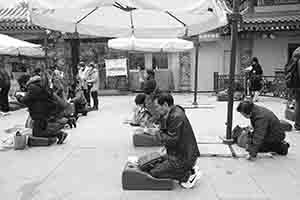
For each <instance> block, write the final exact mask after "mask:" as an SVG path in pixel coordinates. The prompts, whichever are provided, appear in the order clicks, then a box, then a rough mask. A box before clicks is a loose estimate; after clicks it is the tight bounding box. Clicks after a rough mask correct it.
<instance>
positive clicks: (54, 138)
mask: <svg viewBox="0 0 300 200" xmlns="http://www.w3.org/2000/svg"><path fill="white" fill-rule="evenodd" d="M56 141H57V138H56V137H53V138H49V139H48V145H49V146H50V145H52V144H54V143H55V142H56Z"/></svg>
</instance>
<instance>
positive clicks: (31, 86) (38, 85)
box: [17, 76, 55, 120]
mask: <svg viewBox="0 0 300 200" xmlns="http://www.w3.org/2000/svg"><path fill="white" fill-rule="evenodd" d="M26 88H27V92H26V94H25V96H23V97H21V96H18V97H17V99H18V101H19V102H20V103H23V104H25V105H26V106H27V107H28V109H29V114H30V117H31V118H32V119H33V120H40V119H47V118H48V117H49V116H50V111H51V110H53V109H55V107H52V106H54V105H53V104H51V102H50V101H49V99H50V96H51V95H50V92H49V91H47V89H46V88H45V87H43V84H42V80H41V77H40V76H33V77H32V78H30V79H29V81H28V82H27V83H26Z"/></svg>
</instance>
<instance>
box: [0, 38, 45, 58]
mask: <svg viewBox="0 0 300 200" xmlns="http://www.w3.org/2000/svg"><path fill="white" fill-rule="evenodd" d="M0 55H12V56H18V55H23V56H31V57H41V56H44V51H43V50H42V48H41V46H40V45H36V44H32V43H29V42H25V41H22V40H18V39H15V38H12V37H9V36H7V35H3V34H0Z"/></svg>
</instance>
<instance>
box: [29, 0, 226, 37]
mask: <svg viewBox="0 0 300 200" xmlns="http://www.w3.org/2000/svg"><path fill="white" fill-rule="evenodd" d="M35 1H38V0H35ZM39 1H41V0H39ZM62 1H63V2H66V1H67V0H62ZM99 1H100V2H102V3H103V1H102V0H99ZM106 1H109V0H106ZM139 1H141V0H139ZM209 1H210V2H212V4H211V6H207V5H206V4H205V7H203V8H201V9H200V7H199V6H196V7H197V8H199V9H194V10H190V11H191V12H186V11H175V10H174V11H162V10H151V9H150V10H148V9H134V8H131V7H127V6H123V5H124V4H119V3H115V4H114V6H103V7H97V6H96V7H92V8H86V9H79V8H69V7H68V8H64V9H63V8H58V9H51V10H41V9H35V10H34V9H33V10H32V12H31V21H32V23H33V24H35V25H39V26H42V27H45V28H48V29H52V30H58V31H62V32H75V31H77V32H78V33H81V34H87V35H95V36H101V37H131V35H132V34H133V33H134V35H135V36H136V37H138V38H176V37H182V36H191V35H197V34H200V33H203V32H207V31H210V30H213V29H215V28H218V27H221V26H224V25H226V24H227V18H226V13H225V11H224V10H223V9H222V8H221V7H220V6H219V4H218V3H217V1H216V0H209ZM29 2H30V1H29ZM75 2H77V1H75ZM90 2H92V0H90ZM72 4H73V3H70V5H72ZM94 4H95V5H99V4H100V3H99V4H98V3H97V0H95V2H94ZM34 5H36V4H34ZM89 5H93V4H92V3H90V4H89ZM102 5H103V4H102ZM106 5H107V4H106ZM85 6H86V5H85ZM71 7H72V6H71Z"/></svg>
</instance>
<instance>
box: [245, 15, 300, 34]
mask: <svg viewBox="0 0 300 200" xmlns="http://www.w3.org/2000/svg"><path fill="white" fill-rule="evenodd" d="M299 22H300V13H294V14H290V15H287V14H286V15H273V16H245V17H244V18H243V25H242V30H245V31H265V30H295V29H300V23H299Z"/></svg>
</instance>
